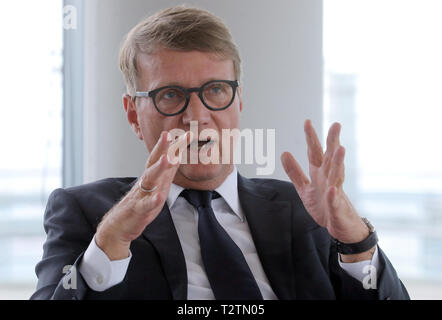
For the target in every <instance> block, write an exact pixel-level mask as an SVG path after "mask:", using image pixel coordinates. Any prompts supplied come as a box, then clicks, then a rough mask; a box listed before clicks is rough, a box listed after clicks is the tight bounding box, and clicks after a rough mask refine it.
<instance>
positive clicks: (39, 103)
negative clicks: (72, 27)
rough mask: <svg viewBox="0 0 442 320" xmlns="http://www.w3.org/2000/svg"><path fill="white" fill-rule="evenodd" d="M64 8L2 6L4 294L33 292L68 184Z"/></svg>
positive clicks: (0, 260)
mask: <svg viewBox="0 0 442 320" xmlns="http://www.w3.org/2000/svg"><path fill="white" fill-rule="evenodd" d="M62 5H63V2H62V1H61V0H60V1H33V0H15V1H1V2H0V38H1V39H2V50H1V54H0V55H1V59H0V70H1V72H0V82H1V83H0V87H1V88H2V103H1V107H0V108H1V110H2V113H1V114H2V115H3V116H2V117H0V141H1V147H2V153H1V157H0V289H1V290H2V292H0V293H1V294H2V295H6V294H7V292H8V289H7V288H16V287H20V286H24V287H34V288H35V285H36V281H37V278H36V275H35V272H34V268H35V265H36V263H37V262H38V261H39V260H40V259H41V256H42V253H43V250H42V245H43V242H44V240H45V233H44V230H43V212H44V209H45V205H46V201H47V198H48V195H49V193H50V192H51V191H52V190H54V189H55V188H57V187H60V186H61V183H62V181H61V180H62V123H63V121H62V120H63V118H62V103H63V101H62V99H63V95H62V94H63V92H62V64H63V61H62V60H63V59H62V46H63V28H62V23H63V21H62V20H63V11H62ZM4 298H7V297H4ZM19 298H24V299H26V298H28V297H19Z"/></svg>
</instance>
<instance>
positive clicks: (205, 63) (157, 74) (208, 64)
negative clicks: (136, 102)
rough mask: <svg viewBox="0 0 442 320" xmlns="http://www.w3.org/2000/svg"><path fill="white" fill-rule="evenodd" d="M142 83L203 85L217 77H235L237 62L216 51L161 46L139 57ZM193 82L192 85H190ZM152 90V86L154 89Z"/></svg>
mask: <svg viewBox="0 0 442 320" xmlns="http://www.w3.org/2000/svg"><path fill="white" fill-rule="evenodd" d="M137 69H138V75H139V79H138V80H139V82H140V84H142V85H143V86H145V85H146V84H148V85H149V86H150V87H151V86H153V87H156V86H158V85H168V84H176V85H180V84H181V85H187V86H189V85H192V86H194V85H195V86H196V85H200V84H202V83H200V82H201V81H203V83H204V82H205V81H210V80H214V79H225V80H235V79H234V77H235V73H234V67H233V61H232V60H231V59H227V58H224V57H221V56H220V55H217V54H215V53H208V52H201V51H176V50H171V49H161V50H157V51H155V52H154V53H153V54H145V53H140V54H138V56H137ZM190 83H192V84H190ZM150 89H152V88H150Z"/></svg>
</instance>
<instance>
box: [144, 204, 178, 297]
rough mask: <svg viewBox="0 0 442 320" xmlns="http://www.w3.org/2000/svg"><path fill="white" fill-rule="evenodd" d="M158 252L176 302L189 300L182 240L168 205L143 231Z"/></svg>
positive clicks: (165, 205)
mask: <svg viewBox="0 0 442 320" xmlns="http://www.w3.org/2000/svg"><path fill="white" fill-rule="evenodd" d="M143 236H144V237H145V238H146V239H147V240H149V241H150V243H151V244H152V245H153V246H154V247H155V249H156V250H157V252H158V254H159V256H160V260H161V263H162V265H163V269H164V273H165V275H166V278H167V280H168V282H169V286H170V289H171V291H172V296H173V299H174V300H185V299H187V269H186V262H185V258H184V253H183V250H182V248H181V244H180V240H179V238H178V234H177V232H176V229H175V226H174V224H173V220H172V217H171V215H170V211H169V207H168V206H167V203H165V204H164V207H163V210H162V211H161V212H160V214H159V215H158V216H157V217H156V218H155V220H153V221H152V222H151V223H150V224H149V225H148V226H147V227H146V229H145V230H144V231H143Z"/></svg>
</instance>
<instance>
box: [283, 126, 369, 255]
mask: <svg viewBox="0 0 442 320" xmlns="http://www.w3.org/2000/svg"><path fill="white" fill-rule="evenodd" d="M340 130H341V125H340V124H339V123H334V124H333V125H332V126H331V127H330V130H329V132H328V136H327V149H326V151H325V153H324V152H323V149H322V146H321V143H320V142H319V139H318V136H317V135H316V132H315V129H314V128H313V126H312V123H311V121H310V120H307V121H306V122H305V124H304V131H305V135H306V140H307V146H308V159H309V175H310V179H309V178H308V177H307V176H306V175H305V173H304V172H303V170H302V168H301V167H300V165H299V163H298V162H297V161H296V160H295V158H294V157H293V156H292V155H291V154H290V153H289V152H284V153H283V154H282V155H281V161H282V164H283V166H284V170H285V171H286V173H287V175H288V176H289V178H290V180H291V181H292V182H293V185H294V186H295V188H296V191H297V192H298V194H299V197H300V198H301V200H302V202H303V204H304V207H305V209H306V210H307V211H308V213H309V214H310V215H311V216H312V218H313V219H314V220H315V221H316V222H317V223H318V224H319V225H320V226H322V227H325V228H327V230H328V232H329V233H330V235H331V236H332V237H333V238H335V239H338V240H339V241H341V242H344V243H356V242H360V241H362V240H364V239H365V238H366V237H367V236H368V234H369V230H368V228H367V226H366V225H365V224H364V222H363V221H362V219H361V218H360V217H359V215H358V214H357V212H356V210H355V209H354V207H353V205H352V204H351V202H350V200H349V199H348V197H347V195H346V194H345V192H344V190H343V187H342V184H343V183H344V156H345V149H344V147H342V146H341V144H340V142H339V134H340ZM362 257H363V258H370V257H369V256H367V255H361V258H362Z"/></svg>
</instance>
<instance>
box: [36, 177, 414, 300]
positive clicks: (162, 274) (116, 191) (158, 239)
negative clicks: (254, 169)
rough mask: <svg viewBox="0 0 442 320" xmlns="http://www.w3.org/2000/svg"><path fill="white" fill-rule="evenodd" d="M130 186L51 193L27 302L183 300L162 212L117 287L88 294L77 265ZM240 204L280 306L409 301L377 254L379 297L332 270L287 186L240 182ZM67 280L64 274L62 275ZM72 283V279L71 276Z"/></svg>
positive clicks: (328, 243) (183, 278) (334, 262)
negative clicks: (32, 290)
mask: <svg viewBox="0 0 442 320" xmlns="http://www.w3.org/2000/svg"><path fill="white" fill-rule="evenodd" d="M134 183H135V178H110V179H104V180H100V181H97V182H94V183H90V184H86V185H82V186H78V187H73V188H68V189H57V190H55V191H54V192H53V193H52V194H51V196H50V198H49V200H48V203H47V208H46V212H45V216H44V227H45V231H46V233H47V240H46V242H45V244H44V247H43V249H44V253H43V258H42V260H41V262H39V263H38V264H37V266H36V274H37V277H38V284H37V291H36V292H35V293H34V294H33V295H32V297H31V299H186V298H187V272H186V265H185V260H184V255H183V251H182V249H181V245H180V242H179V238H178V235H177V232H176V230H175V227H174V224H173V221H172V218H171V215H170V212H169V209H168V207H167V204H165V205H164V207H163V209H162V211H161V213H160V214H159V215H158V217H157V218H156V219H155V220H154V221H153V222H152V223H151V224H150V225H148V226H147V227H146V229H145V230H144V232H143V233H142V235H141V236H140V237H139V238H137V239H136V240H134V241H133V242H132V244H131V247H130V249H131V252H132V259H131V261H130V264H129V267H128V270H127V273H126V276H125V278H124V280H123V282H121V283H120V284H118V285H116V286H114V287H112V288H110V289H108V290H106V291H104V292H95V291H93V290H91V289H90V288H89V287H88V285H87V284H86V282H85V281H84V279H83V278H82V276H81V274H80V273H79V272H78V265H79V262H80V261H81V259H82V255H83V253H84V252H85V251H86V249H87V247H88V245H89V243H90V242H91V240H92V238H93V236H94V234H95V230H96V228H97V225H98V223H99V222H100V220H101V219H102V217H103V215H104V214H105V213H106V212H108V211H109V209H110V208H111V207H112V206H114V205H115V204H116V203H117V202H118V201H119V200H120V199H121V198H122V197H123V196H124V195H125V194H126V193H127V192H128V191H129V190H130V188H131V187H132V186H133V184H134ZM238 192H239V198H240V203H241V206H242V209H243V211H244V214H245V216H246V218H247V221H248V223H249V226H250V231H251V234H252V237H253V240H254V242H255V246H256V250H257V252H258V255H259V258H260V260H261V263H262V266H263V268H264V271H265V273H266V275H267V277H268V279H269V281H270V284H271V286H272V288H273V290H274V292H275V294H276V295H277V297H278V298H279V299H409V296H408V293H407V291H406V289H405V287H404V286H403V284H402V283H401V281H400V280H399V279H398V277H397V274H396V272H395V270H394V268H393V266H392V265H391V263H390V262H389V260H388V259H387V257H386V256H385V254H384V253H383V252H382V250H380V248H379V262H380V268H381V270H378V288H377V290H374V289H370V290H366V289H364V288H363V286H362V284H361V282H360V281H358V280H356V279H354V278H353V277H351V276H350V275H348V274H347V273H346V272H345V271H344V270H342V268H341V267H340V266H339V264H338V254H337V252H336V248H335V246H334V243H333V241H332V240H331V237H330V235H329V234H328V232H327V230H326V229H324V228H322V227H320V226H318V225H317V224H316V223H315V222H314V220H313V219H312V218H311V217H310V215H309V214H308V213H307V212H306V210H305V208H304V206H303V204H302V202H301V200H300V198H299V197H298V194H297V193H296V190H295V188H294V187H293V185H292V184H291V183H288V182H285V181H279V180H273V179H246V178H244V177H242V176H241V175H238ZM66 265H72V266H73V267H72V268H71V272H76V289H72V288H71V289H65V288H64V286H63V283H69V281H66V280H67V278H65V279H63V277H68V274H69V273H67V274H65V273H63V268H64V267H65V266H66ZM65 272H66V271H65ZM69 277H70V278H71V282H72V279H73V277H72V274H70V275H69Z"/></svg>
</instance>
